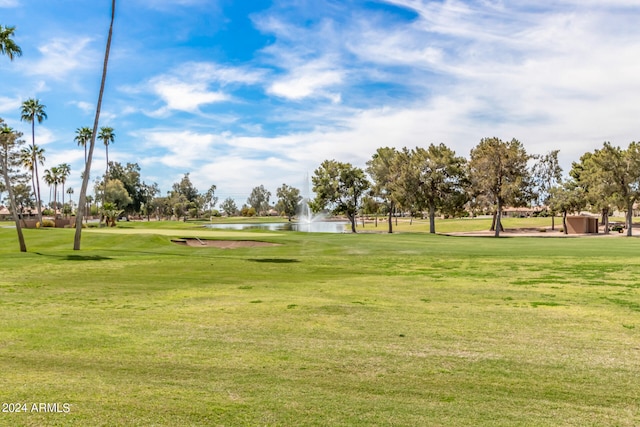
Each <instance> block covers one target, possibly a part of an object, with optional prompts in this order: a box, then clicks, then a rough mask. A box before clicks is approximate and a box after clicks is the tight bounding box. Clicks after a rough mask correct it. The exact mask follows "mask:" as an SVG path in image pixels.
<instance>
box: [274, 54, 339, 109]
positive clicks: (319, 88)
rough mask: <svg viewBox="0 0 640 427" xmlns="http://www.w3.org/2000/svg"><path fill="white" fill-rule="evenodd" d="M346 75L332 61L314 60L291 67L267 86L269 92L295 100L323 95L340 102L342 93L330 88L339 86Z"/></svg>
mask: <svg viewBox="0 0 640 427" xmlns="http://www.w3.org/2000/svg"><path fill="white" fill-rule="evenodd" d="M344 75H345V72H344V71H343V70H340V69H338V68H337V67H335V65H334V64H332V63H331V61H327V60H325V59H319V60H314V61H310V62H307V63H304V64H300V65H299V66H295V67H292V68H290V69H289V70H288V72H287V73H286V74H285V75H283V76H281V77H279V78H277V79H276V80H275V81H274V82H273V83H272V84H271V85H270V86H269V87H268V88H267V93H269V94H273V95H276V96H281V97H284V98H288V99H293V100H299V99H303V98H308V97H317V96H321V97H328V98H330V99H331V100H333V101H334V102H338V101H339V100H340V95H339V94H338V93H336V92H332V91H330V90H328V89H330V88H336V87H339V85H340V84H341V83H342V82H343V80H344Z"/></svg>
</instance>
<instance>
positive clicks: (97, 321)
mask: <svg viewBox="0 0 640 427" xmlns="http://www.w3.org/2000/svg"><path fill="white" fill-rule="evenodd" d="M422 231H425V228H424V227H423V228H422ZM24 232H25V238H26V242H27V247H28V252H27V253H20V252H19V251H18V246H17V239H16V233H15V230H13V229H11V228H0V307H1V309H0V370H1V373H0V402H2V411H1V412H0V425H7V426H150V425H154V426H300V425H305V426H358V425H360V426H559V425H561V426H581V427H583V426H637V425H640V409H639V408H640V382H639V381H638V378H640V240H639V239H636V238H617V237H615V238H613V237H612V238H609V237H592V238H537V237H510V238H499V239H494V238H486V237H453V236H444V235H429V234H427V233H424V232H421V233H409V232H401V233H396V234H384V233H375V234H374V233H359V234H313V233H296V232H278V233H270V232H263V231H255V232H249V231H242V232H234V231H219V230H218V231H213V230H206V229H203V228H200V227H196V226H194V225H191V224H188V223H187V224H180V223H166V224H155V225H153V226H149V225H146V226H145V225H144V224H140V225H138V224H134V223H126V224H123V225H122V227H119V228H116V229H87V230H86V231H85V232H83V237H82V239H83V240H82V250H81V251H73V250H71V249H72V241H73V230H71V229H41V230H24ZM190 237H197V238H199V239H201V240H203V241H206V240H208V239H213V240H242V241H261V242H269V243H276V244H277V245H274V246H265V247H251V246H248V247H238V248H235V249H220V248H216V247H210V246H205V245H202V246H201V247H197V246H186V245H179V244H176V243H174V242H172V241H171V240H172V239H174V240H175V239H180V238H190ZM42 404H44V406H43V405H42Z"/></svg>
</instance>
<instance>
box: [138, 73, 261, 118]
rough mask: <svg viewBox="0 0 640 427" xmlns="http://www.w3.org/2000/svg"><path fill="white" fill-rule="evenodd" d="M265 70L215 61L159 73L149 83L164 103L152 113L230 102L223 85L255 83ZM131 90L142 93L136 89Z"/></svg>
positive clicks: (197, 110)
mask: <svg viewBox="0 0 640 427" xmlns="http://www.w3.org/2000/svg"><path fill="white" fill-rule="evenodd" d="M262 75H263V71H261V70H248V69H244V68H233V67H223V66H218V65H216V64H213V63H198V62H191V63H187V64H183V65H181V66H180V68H178V69H176V70H174V71H173V72H171V73H169V74H163V75H159V76H156V77H154V78H152V79H150V81H149V82H148V84H147V85H146V86H147V87H148V89H149V90H150V91H151V92H152V93H153V94H155V95H156V96H158V97H159V98H160V99H161V100H162V102H163V103H164V106H162V107H161V108H159V109H157V110H155V111H153V112H151V113H150V115H152V116H155V117H164V116H166V115H168V114H170V113H171V112H172V111H184V112H189V113H200V108H201V107H202V106H204V105H208V104H213V103H218V102H223V101H229V100H231V99H232V96H231V94H229V93H228V92H225V91H224V90H223V88H226V87H227V86H232V85H252V84H255V83H257V82H259V81H260V79H261V78H262ZM129 91H130V92H139V91H140V89H139V88H133V90H129Z"/></svg>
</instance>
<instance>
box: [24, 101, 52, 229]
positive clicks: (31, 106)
mask: <svg viewBox="0 0 640 427" xmlns="http://www.w3.org/2000/svg"><path fill="white" fill-rule="evenodd" d="M44 109H45V106H44V105H42V104H41V103H40V101H39V100H37V99H33V98H30V99H27V100H26V101H24V102H23V103H22V109H21V116H20V120H22V121H25V122H28V123H31V145H32V147H33V152H32V154H33V156H34V157H33V171H34V175H35V180H36V189H37V193H36V204H37V206H38V221H40V224H42V199H41V198H40V180H39V177H38V162H37V161H36V157H35V156H36V120H37V121H38V123H42V121H43V120H44V119H46V118H47V113H45V112H44Z"/></svg>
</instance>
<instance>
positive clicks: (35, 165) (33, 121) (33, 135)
mask: <svg viewBox="0 0 640 427" xmlns="http://www.w3.org/2000/svg"><path fill="white" fill-rule="evenodd" d="M31 145H32V147H33V173H34V175H35V179H36V190H37V191H36V205H37V206H36V208H37V210H38V221H39V222H40V225H42V199H41V198H40V177H38V156H37V154H36V118H35V117H32V118H31Z"/></svg>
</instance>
